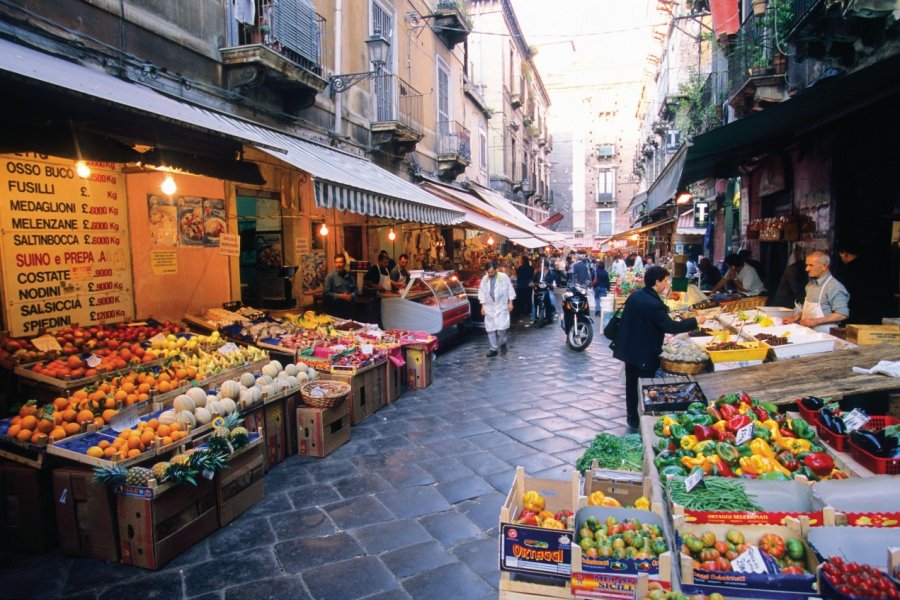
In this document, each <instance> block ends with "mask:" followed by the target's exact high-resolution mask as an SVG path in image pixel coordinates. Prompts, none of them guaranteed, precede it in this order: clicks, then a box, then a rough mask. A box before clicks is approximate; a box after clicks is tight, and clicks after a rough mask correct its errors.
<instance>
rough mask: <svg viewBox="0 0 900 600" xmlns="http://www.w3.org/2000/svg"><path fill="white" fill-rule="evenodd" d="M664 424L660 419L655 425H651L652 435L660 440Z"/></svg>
mask: <svg viewBox="0 0 900 600" xmlns="http://www.w3.org/2000/svg"><path fill="white" fill-rule="evenodd" d="M665 427H666V425H665V423H663V420H662V419H659V420H658V421H657V422H656V424H655V425H653V433H655V434H656V437H658V438H661V437H663V436H664V435H665Z"/></svg>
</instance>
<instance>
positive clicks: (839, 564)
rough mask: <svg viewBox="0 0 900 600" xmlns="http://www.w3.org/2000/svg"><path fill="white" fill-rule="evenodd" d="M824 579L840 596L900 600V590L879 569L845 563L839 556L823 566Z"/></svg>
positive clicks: (867, 599)
mask: <svg viewBox="0 0 900 600" xmlns="http://www.w3.org/2000/svg"><path fill="white" fill-rule="evenodd" d="M822 578H823V579H825V580H827V581H828V583H829V584H831V586H832V587H833V588H834V589H835V590H836V591H837V592H838V593H840V594H844V595H845V596H847V597H852V598H860V599H866V600H869V599H879V598H887V599H889V600H896V599H897V598H900V590H898V589H897V586H896V584H895V583H894V582H893V581H891V580H890V578H889V577H888V576H887V575H885V574H884V573H883V572H882V571H880V570H879V569H877V568H875V567H872V566H869V565H861V564H858V563H854V562H845V561H844V560H843V559H842V558H841V557H839V556H833V557H831V558H829V559H828V560H827V561H826V562H825V563H824V564H823V565H822Z"/></svg>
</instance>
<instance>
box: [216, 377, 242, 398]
mask: <svg viewBox="0 0 900 600" xmlns="http://www.w3.org/2000/svg"><path fill="white" fill-rule="evenodd" d="M240 393H241V384H240V383H238V382H237V381H234V380H231V379H230V380H228V381H225V382H222V386H221V387H220V388H219V396H221V397H222V398H230V399H232V400H234V399H235V398H237V397H238V395H239V394H240Z"/></svg>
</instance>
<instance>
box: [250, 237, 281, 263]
mask: <svg viewBox="0 0 900 600" xmlns="http://www.w3.org/2000/svg"><path fill="white" fill-rule="evenodd" d="M281 256H282V254H281V234H280V233H257V234H256V265H257V266H258V267H259V268H261V269H280V268H281V265H282V264H283V260H282V258H281Z"/></svg>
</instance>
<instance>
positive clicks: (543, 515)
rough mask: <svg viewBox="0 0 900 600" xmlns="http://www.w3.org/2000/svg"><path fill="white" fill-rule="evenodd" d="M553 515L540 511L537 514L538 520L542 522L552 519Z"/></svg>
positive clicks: (546, 511)
mask: <svg viewBox="0 0 900 600" xmlns="http://www.w3.org/2000/svg"><path fill="white" fill-rule="evenodd" d="M553 518H554V516H553V513H552V512H550V511H549V510H542V511H541V512H539V513H538V520H540V521H543V520H544V519H553Z"/></svg>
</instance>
